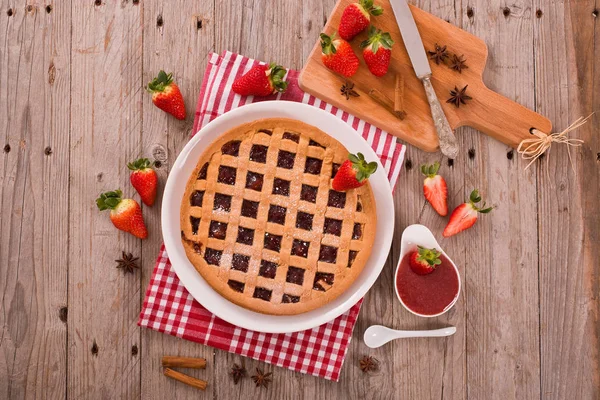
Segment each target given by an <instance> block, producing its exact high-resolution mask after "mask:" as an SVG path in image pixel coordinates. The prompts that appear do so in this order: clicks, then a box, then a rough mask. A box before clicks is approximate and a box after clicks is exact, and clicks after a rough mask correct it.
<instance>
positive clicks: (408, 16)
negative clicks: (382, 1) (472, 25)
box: [390, 0, 459, 158]
mask: <svg viewBox="0 0 600 400" xmlns="http://www.w3.org/2000/svg"><path fill="white" fill-rule="evenodd" d="M390 4H391V5H392V10H394V16H395V17H396V22H397V23H398V27H399V28H400V33H401V34H402V41H403V42H404V47H405V48H406V51H407V52H408V57H409V58H410V62H411V63H412V66H413V69H414V70H415V74H416V75H417V78H419V79H420V80H421V82H423V86H424V87H425V94H426V95H427V101H428V102H429V107H430V108H431V116H432V118H433V123H434V125H435V130H436V132H437V134H438V138H439V142H440V150H441V151H442V154H444V155H445V156H447V157H449V158H456V156H457V155H458V150H459V148H458V141H457V140H456V136H454V133H453V132H452V128H450V124H449V123H448V119H447V118H446V115H445V114H444V110H442V105H441V104H440V101H439V100H438V98H437V95H436V94H435V90H434V89H433V85H432V84H431V67H430V66H429V60H428V59H427V54H426V53H425V47H424V45H423V40H422V39H421V35H420V34H419V30H418V29H417V24H416V23H415V19H414V17H413V15H412V12H411V11H410V7H409V6H408V3H407V2H406V0H390Z"/></svg>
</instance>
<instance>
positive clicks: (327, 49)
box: [320, 33, 336, 55]
mask: <svg viewBox="0 0 600 400" xmlns="http://www.w3.org/2000/svg"><path fill="white" fill-rule="evenodd" d="M320 36H321V50H322V51H323V54H326V55H329V54H335V52H336V48H335V45H334V44H333V38H334V37H335V34H333V35H331V36H328V35H326V34H324V33H321V35H320Z"/></svg>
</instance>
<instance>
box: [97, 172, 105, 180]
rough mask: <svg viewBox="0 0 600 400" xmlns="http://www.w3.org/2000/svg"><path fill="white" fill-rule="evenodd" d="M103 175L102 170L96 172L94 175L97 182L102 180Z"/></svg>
mask: <svg viewBox="0 0 600 400" xmlns="http://www.w3.org/2000/svg"><path fill="white" fill-rule="evenodd" d="M103 177H104V174H103V173H102V172H98V174H97V175H96V180H97V181H98V182H102V178H103Z"/></svg>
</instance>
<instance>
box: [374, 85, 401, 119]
mask: <svg viewBox="0 0 600 400" xmlns="http://www.w3.org/2000/svg"><path fill="white" fill-rule="evenodd" d="M369 96H370V97H371V98H372V99H373V100H375V101H376V102H377V103H379V104H380V105H381V106H383V107H384V108H385V109H386V110H388V111H389V112H391V113H392V114H394V116H396V118H398V119H400V120H403V119H404V117H406V113H404V112H396V110H395V109H394V102H393V101H392V100H390V99H389V98H388V97H387V96H386V95H385V94H383V93H381V92H380V91H379V90H377V89H371V90H370V91H369Z"/></svg>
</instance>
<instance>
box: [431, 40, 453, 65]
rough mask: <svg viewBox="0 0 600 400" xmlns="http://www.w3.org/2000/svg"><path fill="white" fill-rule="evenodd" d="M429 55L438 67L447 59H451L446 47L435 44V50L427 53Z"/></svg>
mask: <svg viewBox="0 0 600 400" xmlns="http://www.w3.org/2000/svg"><path fill="white" fill-rule="evenodd" d="M427 53H429V58H430V59H431V60H434V61H435V63H436V64H437V65H439V64H440V62H442V63H444V62H446V59H447V58H448V57H449V54H448V52H447V51H446V46H444V47H442V46H440V45H439V44H437V43H436V44H435V50H434V51H427Z"/></svg>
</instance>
